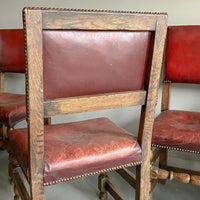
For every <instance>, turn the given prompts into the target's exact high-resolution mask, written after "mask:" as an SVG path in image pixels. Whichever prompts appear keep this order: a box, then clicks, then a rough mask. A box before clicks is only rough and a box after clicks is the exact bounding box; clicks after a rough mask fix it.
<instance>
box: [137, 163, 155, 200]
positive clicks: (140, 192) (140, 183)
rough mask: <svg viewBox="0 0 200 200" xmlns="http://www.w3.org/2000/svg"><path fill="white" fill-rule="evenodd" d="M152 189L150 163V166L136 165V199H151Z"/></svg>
mask: <svg viewBox="0 0 200 200" xmlns="http://www.w3.org/2000/svg"><path fill="white" fill-rule="evenodd" d="M150 190H151V178H150V163H149V166H141V165H137V166H136V188H135V200H149V199H151V198H150Z"/></svg>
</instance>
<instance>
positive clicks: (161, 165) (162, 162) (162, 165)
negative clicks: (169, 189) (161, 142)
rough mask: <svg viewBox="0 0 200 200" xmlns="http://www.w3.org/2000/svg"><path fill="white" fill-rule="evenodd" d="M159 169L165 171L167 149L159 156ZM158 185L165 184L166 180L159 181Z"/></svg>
mask: <svg viewBox="0 0 200 200" xmlns="http://www.w3.org/2000/svg"><path fill="white" fill-rule="evenodd" d="M159 168H160V169H167V149H162V150H161V152H160V155H159ZM159 183H162V184H165V183H166V179H165V180H164V179H160V180H159Z"/></svg>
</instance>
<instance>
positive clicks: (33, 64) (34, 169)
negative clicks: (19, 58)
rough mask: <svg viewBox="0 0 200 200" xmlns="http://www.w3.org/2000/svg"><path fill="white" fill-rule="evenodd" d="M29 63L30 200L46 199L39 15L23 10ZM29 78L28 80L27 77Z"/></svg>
mask: <svg viewBox="0 0 200 200" xmlns="http://www.w3.org/2000/svg"><path fill="white" fill-rule="evenodd" d="M24 12H25V21H26V36H27V37H26V45H27V49H26V50H27V52H28V53H27V57H26V59H27V60H26V62H27V63H28V65H29V67H28V72H27V76H28V84H27V91H26V93H27V109H28V111H29V112H27V115H28V121H27V122H28V130H29V131H28V133H29V135H28V138H29V141H28V143H29V175H30V187H31V199H32V200H45V191H44V186H43V166H44V164H43V162H44V159H43V157H44V122H43V119H44V111H43V90H42V88H43V87H42V85H43V79H42V77H43V63H42V45H41V44H42V12H41V10H28V9H25V11H24ZM29 77H31V78H29Z"/></svg>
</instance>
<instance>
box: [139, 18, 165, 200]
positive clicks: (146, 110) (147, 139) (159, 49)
mask: <svg viewBox="0 0 200 200" xmlns="http://www.w3.org/2000/svg"><path fill="white" fill-rule="evenodd" d="M166 33H167V17H166V16H160V18H158V19H157V23H156V30H155V41H154V49H153V56H152V64H151V65H152V68H151V71H150V77H149V86H148V91H147V104H146V105H145V106H143V108H142V116H143V117H142V121H141V122H140V130H139V134H140V136H139V139H140V143H141V146H142V152H143V154H142V166H141V169H140V170H141V171H140V185H139V186H140V189H139V188H137V189H136V200H138V199H140V200H145V199H149V191H150V169H151V163H150V162H151V161H150V154H151V137H152V129H153V122H154V116H155V106H156V103H157V93H158V86H159V79H160V72H161V66H162V58H163V54H164V44H165V39H166ZM141 138H142V139H141ZM138 181H139V180H137V183H138ZM140 191H141V192H140ZM137 192H140V194H138V193H137Z"/></svg>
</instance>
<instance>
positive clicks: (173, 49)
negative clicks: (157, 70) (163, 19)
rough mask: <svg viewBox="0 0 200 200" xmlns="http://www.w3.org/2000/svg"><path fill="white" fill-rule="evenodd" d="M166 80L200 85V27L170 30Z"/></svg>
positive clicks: (176, 27)
mask: <svg viewBox="0 0 200 200" xmlns="http://www.w3.org/2000/svg"><path fill="white" fill-rule="evenodd" d="M165 80H169V81H172V82H178V83H200V26H171V27H169V28H168V33H167V49H166V62H165Z"/></svg>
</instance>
